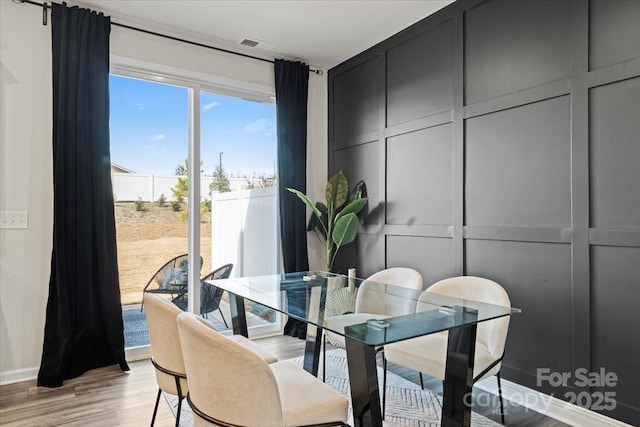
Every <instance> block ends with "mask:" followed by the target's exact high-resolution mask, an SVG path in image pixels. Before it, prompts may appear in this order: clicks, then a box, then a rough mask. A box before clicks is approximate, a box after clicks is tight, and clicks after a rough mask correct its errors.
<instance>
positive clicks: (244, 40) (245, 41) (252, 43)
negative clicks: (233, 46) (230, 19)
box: [240, 39, 260, 47]
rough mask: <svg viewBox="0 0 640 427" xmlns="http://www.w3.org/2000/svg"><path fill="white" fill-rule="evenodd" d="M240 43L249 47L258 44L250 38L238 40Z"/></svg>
mask: <svg viewBox="0 0 640 427" xmlns="http://www.w3.org/2000/svg"><path fill="white" fill-rule="evenodd" d="M240 44H241V45H243V46H249V47H256V46H258V45H259V44H260V42H257V41H255V40H251V39H243V40H242V41H241V42H240Z"/></svg>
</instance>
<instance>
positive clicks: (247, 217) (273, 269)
mask: <svg viewBox="0 0 640 427" xmlns="http://www.w3.org/2000/svg"><path fill="white" fill-rule="evenodd" d="M110 84H111V123H110V126H111V160H112V180H113V191H114V200H115V206H114V209H115V211H116V230H117V243H118V263H119V269H120V289H121V296H122V304H123V312H124V323H125V346H126V347H128V348H130V347H138V346H144V345H147V344H148V333H147V331H146V323H145V319H144V313H143V312H142V310H141V309H140V304H141V300H142V294H143V289H144V288H145V286H147V285H148V284H149V282H150V281H151V283H150V284H149V288H148V289H153V288H159V287H163V286H167V283H164V282H167V281H168V280H170V279H171V278H168V276H167V274H166V273H167V272H168V271H174V270H176V269H183V270H184V273H185V275H184V277H185V278H188V286H187V287H184V288H182V291H180V292H178V291H177V292H176V293H167V294H164V295H165V297H166V298H167V299H169V300H172V301H174V302H175V303H176V304H178V305H179V306H181V307H182V308H187V303H189V305H190V310H192V311H194V312H196V313H199V312H200V309H201V308H202V309H203V310H202V311H203V313H202V315H203V317H205V318H207V319H208V320H209V321H210V322H211V323H213V324H214V326H215V327H216V328H218V329H219V330H225V329H228V327H229V326H230V316H229V306H228V303H227V297H226V296H223V299H222V301H221V302H220V303H219V304H216V303H213V304H212V303H211V302H210V301H205V300H200V296H199V293H200V292H199V291H200V286H199V284H200V281H199V280H191V277H192V276H195V277H199V278H202V277H205V276H207V275H208V274H209V273H210V272H212V271H213V270H215V269H216V268H218V267H220V266H222V265H224V264H228V263H231V264H233V266H234V268H233V270H232V276H241V275H260V274H273V273H277V272H278V271H279V265H280V261H279V260H280V251H279V249H278V248H279V243H278V233H277V226H278V221H277V199H276V191H275V190H276V188H275V186H274V185H275V182H276V181H275V180H276V177H275V153H276V143H275V141H276V132H275V126H276V124H275V105H274V104H273V99H272V98H268V97H266V98H265V96H264V95H263V94H260V95H255V96H254V97H253V98H254V99H252V97H251V94H250V93H247V94H243V96H242V98H241V97H239V96H237V94H234V95H236V96H229V95H226V94H222V93H216V92H217V91H216V88H215V87H210V86H206V85H203V84H202V82H190V81H188V80H186V79H185V80H182V79H180V80H179V79H175V78H167V77H164V76H158V75H152V74H148V73H140V72H136V71H135V70H123V69H118V71H117V72H116V73H113V74H112V75H111V81H110ZM203 87H206V90H205V89H203ZM222 92H224V91H222ZM236 92H237V91H236ZM193 165H197V167H194V166H193ZM192 183H195V184H192ZM187 253H188V254H189V255H190V260H191V262H187V263H183V264H182V265H173V264H171V260H173V259H174V258H175V257H179V256H180V255H183V254H187ZM198 259H200V261H198ZM167 263H169V264H167ZM174 263H175V262H174ZM170 269H173V270H170ZM179 298H182V300H181V301H180V300H178V299H179ZM196 299H197V301H198V302H200V301H201V302H203V303H204V305H201V304H198V303H196ZM248 310H249V314H248V315H249V317H250V319H252V320H251V321H250V323H251V325H250V326H253V327H254V328H253V331H252V335H255V334H257V333H269V332H274V331H278V330H280V319H279V317H278V316H276V315H275V313H272V312H270V311H268V310H264V309H263V308H262V307H258V306H255V307H253V306H250V307H248Z"/></svg>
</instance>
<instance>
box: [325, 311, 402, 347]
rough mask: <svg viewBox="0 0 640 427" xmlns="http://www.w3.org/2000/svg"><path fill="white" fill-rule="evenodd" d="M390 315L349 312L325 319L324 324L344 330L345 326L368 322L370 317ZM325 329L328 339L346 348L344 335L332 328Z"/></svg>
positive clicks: (376, 317)
mask: <svg viewBox="0 0 640 427" xmlns="http://www.w3.org/2000/svg"><path fill="white" fill-rule="evenodd" d="M389 317H391V316H389V315H386V314H374V313H348V314H342V315H340V316H332V317H327V318H325V319H324V326H325V328H327V329H333V330H338V331H344V328H345V326H349V325H357V324H359V323H366V321H367V320H369V319H388V318H389ZM327 329H325V331H324V332H325V334H326V335H327V340H329V342H330V343H331V344H333V345H335V346H336V347H341V348H345V344H344V337H343V336H341V335H338V334H336V333H334V332H331V331H330V330H327Z"/></svg>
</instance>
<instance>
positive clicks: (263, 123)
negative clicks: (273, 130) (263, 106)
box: [244, 119, 269, 133]
mask: <svg viewBox="0 0 640 427" xmlns="http://www.w3.org/2000/svg"><path fill="white" fill-rule="evenodd" d="M268 128H269V120H267V119H258V120H256V121H255V122H251V123H249V124H248V125H246V126H245V127H244V131H245V132H249V133H254V132H264V131H266V130H267V129H268Z"/></svg>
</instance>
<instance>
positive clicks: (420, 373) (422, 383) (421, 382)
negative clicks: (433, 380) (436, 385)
mask: <svg viewBox="0 0 640 427" xmlns="http://www.w3.org/2000/svg"><path fill="white" fill-rule="evenodd" d="M418 375H420V388H421V389H423V390H424V380H423V379H422V372H418Z"/></svg>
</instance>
